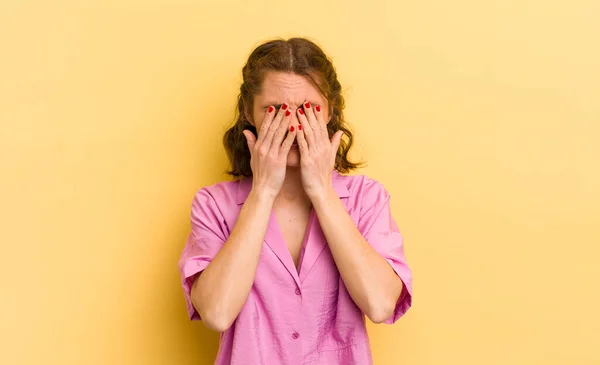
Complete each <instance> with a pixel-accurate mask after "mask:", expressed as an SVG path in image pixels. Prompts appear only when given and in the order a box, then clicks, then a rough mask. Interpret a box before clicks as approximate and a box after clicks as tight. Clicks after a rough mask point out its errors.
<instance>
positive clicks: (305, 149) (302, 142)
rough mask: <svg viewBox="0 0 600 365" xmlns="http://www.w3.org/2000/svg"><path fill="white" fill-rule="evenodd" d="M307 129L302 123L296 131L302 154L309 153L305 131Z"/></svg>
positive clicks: (306, 154)
mask: <svg viewBox="0 0 600 365" xmlns="http://www.w3.org/2000/svg"><path fill="white" fill-rule="evenodd" d="M305 119H306V118H305ZM305 129H306V128H304V127H302V124H300V125H299V126H298V129H297V132H296V141H298V149H299V150H300V156H308V155H309V151H308V142H307V141H306V134H305V133H304V130H305Z"/></svg>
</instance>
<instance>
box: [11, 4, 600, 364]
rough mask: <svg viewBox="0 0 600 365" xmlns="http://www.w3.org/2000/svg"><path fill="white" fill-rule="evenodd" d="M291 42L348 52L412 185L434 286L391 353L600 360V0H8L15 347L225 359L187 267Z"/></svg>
mask: <svg viewBox="0 0 600 365" xmlns="http://www.w3.org/2000/svg"><path fill="white" fill-rule="evenodd" d="M274 36H283V37H288V36H308V37H311V38H313V39H314V40H316V41H317V42H318V43H319V44H321V45H322V46H323V47H324V49H325V50H326V52H328V54H330V56H331V57H332V58H333V60H334V62H335V65H336V66H337V69H338V73H339V75H340V78H341V81H342V85H343V86H344V88H345V90H346V97H347V105H348V107H347V116H348V119H349V120H350V121H351V122H352V123H353V125H354V127H355V130H356V137H357V140H358V146H357V149H356V151H355V153H356V155H355V156H357V157H359V158H364V159H365V160H367V161H368V163H369V166H368V167H367V168H365V169H364V170H363V171H361V172H363V173H367V174H368V175H370V176H372V177H374V178H376V179H378V180H380V181H382V182H383V183H384V185H385V186H386V187H387V188H388V190H389V191H390V192H391V193H392V195H393V200H392V204H393V211H394V215H395V217H396V219H397V221H398V223H399V225H400V227H401V229H402V231H403V233H404V235H405V238H406V245H407V255H408V259H409V262H410V263H411V265H412V268H413V270H414V275H415V282H414V288H415V298H414V307H413V309H412V310H411V311H410V312H409V314H408V315H407V316H406V317H405V318H404V319H402V320H401V321H400V322H399V323H398V324H397V325H395V326H392V327H385V326H370V327H369V328H370V332H371V335H372V347H373V352H374V358H375V364H376V365H396V364H406V365H421V364H432V365H438V364H461V365H462V364H478V365H479V364H502V365H504V364H508V365H513V364H515V365H516V364H527V365H529V364H543V365H553V364H565V365H572V364H575V365H580V364H586V365H587V364H589V365H592V364H600V315H599V314H598V311H599V310H600V294H598V291H599V289H600V288H599V286H600V285H599V282H600V265H599V264H598V263H597V261H598V256H599V255H600V248H599V246H600V193H599V190H600V147H599V144H598V139H599V138H600V48H599V45H600V2H598V1H597V0H572V1H542V0H532V1H475V0H472V1H467V0H457V1H442V0H433V1H417V0H411V1H360V2H358V1H357V2H349V1H328V2H322V1H313V0H309V1H293V2H292V1H266V0H264V1H210V2H209V1H173V0H144V1H142V0H110V1H109V0H105V1H101V0H94V1H91V0H90V1H75V0H73V1H67V0H57V1H42V0H37V1H34V0H29V1H24V0H19V1H7V0H4V1H3V2H2V4H1V5H0V122H1V124H0V168H1V170H0V171H1V174H2V175H1V179H0V198H1V199H0V213H1V217H0V218H1V219H0V224H1V229H0V242H1V252H0V253H1V255H0V260H1V265H0V288H1V294H0V295H1V301H0V363H1V364H7V365H12V364H61V365H63V364H64V365H71V364H73V365H74V364H78V365H79V364H89V365H95V364H116V365H120V364H190V365H191V364H210V363H212V361H213V359H214V356H215V353H216V346H217V335H215V334H212V333H210V332H209V331H207V330H205V329H204V328H203V326H202V325H201V324H200V323H192V324H191V323H189V322H188V320H187V319H186V311H185V306H184V302H183V298H182V293H181V288H180V287H179V281H178V280H179V279H178V274H177V266H176V264H177V259H178V257H179V253H180V251H181V248H182V246H183V244H184V241H185V237H186V235H187V232H188V228H189V222H188V216H189V209H190V204H191V199H192V197H193V194H194V192H195V191H196V190H197V189H198V188H199V187H201V186H203V185H206V184H210V183H214V182H216V181H220V180H223V179H224V178H225V177H224V175H222V174H221V171H222V170H223V168H224V167H225V163H226V158H225V154H224V152H223V150H222V148H221V144H220V138H221V135H222V134H223V131H224V128H225V126H226V125H227V124H228V123H229V122H230V121H231V120H232V117H233V110H234V102H235V97H236V95H237V90H238V87H239V81H240V69H241V67H242V65H243V63H244V61H245V59H246V57H247V56H248V54H249V52H250V51H251V50H252V48H253V47H254V46H256V45H257V44H259V42H261V41H263V40H266V39H270V38H271V37H274Z"/></svg>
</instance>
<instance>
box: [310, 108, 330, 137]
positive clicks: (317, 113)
mask: <svg viewBox="0 0 600 365" xmlns="http://www.w3.org/2000/svg"><path fill="white" fill-rule="evenodd" d="M313 110H314V113H315V118H317V122H319V126H321V131H322V132H323V133H325V134H326V135H327V136H329V134H328V132H327V122H326V121H325V116H324V115H323V112H322V111H321V106H320V105H315V107H314V108H313Z"/></svg>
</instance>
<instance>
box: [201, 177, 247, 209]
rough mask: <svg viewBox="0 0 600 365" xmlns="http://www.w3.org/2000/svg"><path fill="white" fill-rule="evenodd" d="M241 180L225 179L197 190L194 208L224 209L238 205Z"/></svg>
mask: <svg viewBox="0 0 600 365" xmlns="http://www.w3.org/2000/svg"><path fill="white" fill-rule="evenodd" d="M238 185H239V181H223V182H219V183H216V184H213V185H208V186H204V187H202V188H200V189H199V190H197V191H196V194H195V195H194V199H193V202H192V209H193V210H198V209H200V210H213V211H223V210H227V209H228V208H229V207H234V206H236V205H237V204H236V197H237V193H238Z"/></svg>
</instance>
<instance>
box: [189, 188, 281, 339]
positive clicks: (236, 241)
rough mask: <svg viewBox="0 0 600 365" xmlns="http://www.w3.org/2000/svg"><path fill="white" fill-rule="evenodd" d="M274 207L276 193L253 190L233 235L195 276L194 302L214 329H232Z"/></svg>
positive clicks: (206, 323) (206, 321)
mask: <svg viewBox="0 0 600 365" xmlns="http://www.w3.org/2000/svg"><path fill="white" fill-rule="evenodd" d="M272 207H273V198H272V195H269V194H262V193H260V192H258V191H255V190H252V191H251V192H250V195H249V196H248V199H246V202H245V203H244V206H243V207H242V209H241V211H240V215H239V217H238V219H237V221H236V224H235V226H234V227H233V230H232V232H231V234H230V235H229V238H228V239H227V241H226V242H225V244H224V245H223V247H222V248H221V250H220V251H219V253H218V254H217V255H216V256H215V258H214V259H213V260H212V261H211V263H210V264H209V265H208V266H207V267H206V269H205V270H204V271H203V272H202V273H201V274H199V275H198V276H196V278H195V280H194V284H193V286H192V290H191V298H192V303H193V304H194V307H195V308H196V310H197V311H198V313H199V314H200V317H201V318H202V320H203V321H204V323H205V325H206V326H207V327H208V328H210V329H212V330H214V331H218V332H223V331H225V330H226V329H228V328H229V327H230V326H231V324H232V323H233V321H234V320H235V319H236V317H237V316H238V314H239V313H240V311H241V310H242V307H243V305H244V303H245V302H246V299H247V298H248V294H249V293H250V289H251V288H252V284H253V282H254V276H255V274H256V267H257V266H258V259H259V256H260V251H261V248H262V243H263V240H264V237H265V233H266V231H267V225H268V223H269V217H270V214H271V209H272Z"/></svg>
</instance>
